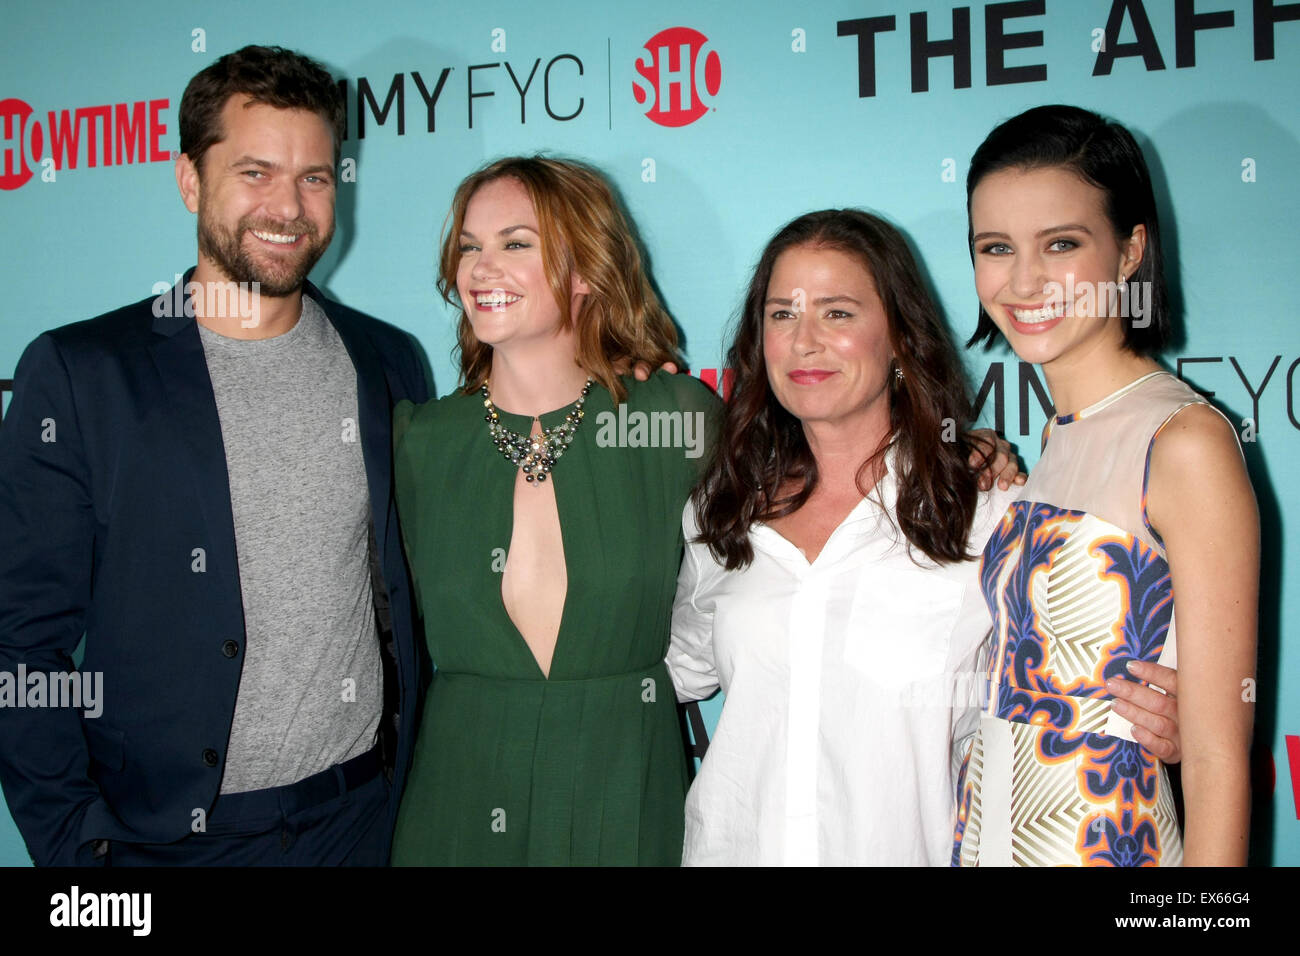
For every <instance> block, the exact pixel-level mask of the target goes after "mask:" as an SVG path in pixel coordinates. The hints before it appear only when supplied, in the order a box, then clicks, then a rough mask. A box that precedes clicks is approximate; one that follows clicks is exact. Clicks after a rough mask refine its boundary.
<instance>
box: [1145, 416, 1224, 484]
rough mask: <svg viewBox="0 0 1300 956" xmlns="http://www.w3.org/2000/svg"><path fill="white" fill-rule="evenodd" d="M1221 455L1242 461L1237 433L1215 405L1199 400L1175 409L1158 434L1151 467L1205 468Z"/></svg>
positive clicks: (1152, 453) (1221, 456)
mask: <svg viewBox="0 0 1300 956" xmlns="http://www.w3.org/2000/svg"><path fill="white" fill-rule="evenodd" d="M1220 458H1222V459H1226V463H1227V464H1230V465H1242V464H1243V462H1242V456H1241V446H1240V445H1239V444H1238V443H1237V433H1236V431H1234V430H1233V427H1232V425H1231V424H1230V423H1229V422H1228V420H1227V419H1226V418H1224V416H1223V415H1221V414H1220V413H1219V412H1218V411H1216V410H1215V409H1214V408H1213V407H1212V406H1210V405H1208V404H1205V403H1204V402H1197V403H1195V404H1192V405H1188V406H1186V407H1185V408H1182V409H1179V410H1178V411H1177V412H1175V413H1174V414H1173V416H1172V417H1171V418H1170V419H1169V421H1168V422H1166V423H1165V426H1164V427H1163V428H1162V429H1161V430H1160V432H1159V434H1158V435H1156V437H1155V439H1154V447H1153V448H1152V451H1151V467H1152V468H1153V469H1154V468H1156V467H1157V466H1158V465H1160V466H1171V467H1174V468H1178V467H1189V468H1190V467H1205V466H1206V465H1209V464H1212V463H1213V462H1214V461H1215V460H1217V459H1220Z"/></svg>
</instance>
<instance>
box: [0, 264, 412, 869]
mask: <svg viewBox="0 0 1300 956" xmlns="http://www.w3.org/2000/svg"><path fill="white" fill-rule="evenodd" d="M186 279H188V274H187V276H186ZM183 281H184V280H183ZM304 291H305V292H306V294H307V295H310V296H311V297H312V298H313V299H315V300H316V301H317V302H319V303H320V304H321V305H322V307H323V308H324V310H325V314H326V315H327V316H328V317H329V320H330V322H331V323H333V325H334V327H335V329H337V330H338V333H339V337H340V338H341V339H342V340H343V344H344V345H345V346H346V348H347V350H348V353H349V355H350V356H351V358H352V363H353V365H354V366H355V367H356V372H357V404H358V414H359V418H360V421H359V429H360V436H361V445H362V451H363V455H364V458H365V468H366V479H367V482H368V484H369V490H370V506H371V511H372V516H373V519H374V532H375V544H376V552H375V554H376V556H377V559H378V565H379V567H380V569H381V570H382V576H383V580H384V583H385V584H386V590H387V593H388V598H389V603H390V607H391V616H392V635H393V644H394V651H395V655H396V674H397V681H396V682H397V684H398V688H397V689H398V694H397V700H396V707H397V716H396V720H395V722H396V724H397V727H398V734H397V745H396V754H395V760H394V768H393V787H392V799H391V807H390V818H391V819H395V815H396V810H397V802H398V798H399V796H400V794H401V790H402V784H403V782H404V778H405V774H406V770H407V767H408V766H409V763H410V758H411V752H412V743H413V737H414V735H415V729H416V726H417V724H416V713H415V712H416V708H417V705H418V701H419V694H418V691H419V681H420V674H421V672H422V667H421V664H420V660H421V658H420V655H421V654H422V653H423V652H422V646H418V645H417V640H416V630H415V622H414V620H413V610H412V608H413V604H412V601H411V587H410V581H409V578H408V574H407V569H406V564H405V559H404V557H403V554H402V547H401V537H400V535H399V533H398V530H397V513H396V509H395V507H394V503H393V480H392V426H391V422H392V407H393V404H394V403H395V402H397V401H399V400H401V399H404V398H409V399H411V400H412V401H414V402H423V401H426V400H427V399H428V385H427V382H426V379H425V375H424V371H423V365H422V363H421V361H420V359H419V357H418V355H417V353H416V351H415V347H414V345H413V343H412V342H411V339H410V338H409V336H407V335H406V334H405V333H403V332H401V331H400V330H398V329H396V328H393V327H392V326H389V325H385V324H384V323H382V322H379V321H377V320H376V319H372V318H370V317H368V316H365V315H362V314H361V313H359V312H355V311H353V310H351V309H348V308H345V307H344V306H341V305H339V304H338V303H335V302H331V301H329V300H327V299H325V298H324V297H323V296H322V295H321V293H320V292H319V291H317V290H316V289H315V288H314V287H312V286H311V285H310V284H309V285H307V286H306V288H305V290H304ZM168 295H169V301H173V302H174V301H176V300H175V299H173V298H170V295H171V294H170V293H169V294H168ZM154 301H155V300H154V298H152V297H151V298H148V299H145V300H143V301H142V302H138V303H136V304H134V305H129V306H127V307H125V308H122V309H118V310H117V311H115V312H109V313H107V314H105V315H101V316H99V317H98V318H95V319H91V320H89V321H86V322H78V323H75V324H73V325H67V326H64V327H63V328H60V329H55V330H54V331H52V332H46V333H44V334H43V335H41V336H40V337H39V338H38V339H36V341H34V342H33V343H32V344H31V345H30V346H28V348H27V350H26V351H25V352H24V354H23V357H22V359H21V360H20V362H19V364H18V370H17V373H16V375H15V379H14V390H13V397H12V400H11V401H10V407H9V411H8V413H7V414H6V416H5V419H4V423H3V426H0V672H8V673H9V674H11V675H15V676H16V675H17V674H18V673H19V665H20V664H21V665H23V667H24V669H25V671H26V672H27V673H28V674H31V673H32V672H34V671H38V670H41V671H52V672H68V671H71V670H73V663H72V654H73V652H74V650H75V648H76V647H77V644H78V643H79V642H80V641H81V638H82V635H83V633H84V635H85V656H84V659H83V661H82V664H81V669H82V671H83V672H89V673H93V672H99V673H102V675H103V677H102V684H101V688H102V690H101V694H102V698H103V700H102V713H101V714H100V716H98V717H87V716H85V715H84V714H83V710H78V709H72V708H67V707H64V708H50V707H45V708H33V707H17V706H0V782H2V783H3V786H4V795H5V799H6V801H7V802H8V805H9V811H10V813H11V814H12V815H13V818H14V820H15V822H16V823H17V824H18V828H19V830H20V831H21V832H22V834H23V838H24V839H25V840H26V842H27V848H28V851H29V852H30V853H31V855H32V858H33V860H34V861H35V862H36V863H37V864H38V865H49V864H56V865H57V864H77V863H88V862H92V853H91V845H92V843H93V841H96V840H99V839H109V840H122V841H126V842H143V843H165V842H171V841H174V840H178V839H180V838H182V837H184V836H185V835H186V834H187V833H189V832H190V831H191V825H192V823H193V821H194V820H195V818H196V814H195V811H196V810H198V809H203V810H204V812H206V811H207V810H208V809H210V808H211V807H212V805H213V803H214V801H215V800H216V797H217V794H218V790H219V786H220V783H221V777H222V773H223V768H224V766H225V758H226V747H227V743H228V740H229V737H230V726H231V720H232V718H233V716H234V709H235V697H236V693H237V690H238V686H239V679H240V672H241V669H242V667H243V659H244V638H245V635H244V612H243V604H242V600H241V597H240V585H239V569H238V566H237V563H236V552H235V532H234V522H233V518H232V516H231V505H230V486H229V479H228V476H227V473H226V458H225V450H224V446H223V444H222V437H221V424H220V421H219V420H218V417H217V407H216V401H215V399H214V397H213V392H212V382H211V379H210V378H209V376H208V368H207V362H206V360H205V358H204V352H203V345H202V342H201V341H200V339H199V332H198V326H197V324H196V322H195V320H194V319H192V318H185V317H183V316H181V317H176V318H169V317H162V318H158V317H156V316H155V315H154V308H153V304H154ZM195 548H203V549H204V551H205V553H206V554H205V560H206V570H205V571H203V572H202V573H196V571H195V570H194V567H195V565H194V561H195V558H194V549H195ZM420 643H421V645H422V642H420ZM387 689H388V690H389V691H390V692H391V690H392V688H391V687H389V688H387ZM29 696H30V695H29ZM389 832H390V833H391V827H390V831H389Z"/></svg>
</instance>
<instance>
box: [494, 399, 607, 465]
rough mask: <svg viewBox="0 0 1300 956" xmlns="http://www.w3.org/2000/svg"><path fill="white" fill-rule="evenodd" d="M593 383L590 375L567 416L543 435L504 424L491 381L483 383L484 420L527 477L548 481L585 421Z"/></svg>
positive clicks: (507, 456)
mask: <svg viewBox="0 0 1300 956" xmlns="http://www.w3.org/2000/svg"><path fill="white" fill-rule="evenodd" d="M594 384H595V379H591V378H589V379H587V384H585V385H583V386H582V394H581V395H579V396H578V401H577V403H576V404H575V405H574V406H573V411H571V412H569V413H568V414H566V415H565V416H564V421H562V422H560V423H559V424H558V425H553V426H551V427H550V428H547V429H544V430H543V431H542V433H541V434H540V435H531V436H530V435H521V434H519V433H518V432H517V431H513V430H511V429H509V428H506V426H505V425H502V424H501V416H500V414H499V413H498V412H497V407H496V406H495V405H493V404H492V396H491V394H489V392H488V383H487V382H484V383H483V386H482V388H480V389H479V391H480V392H482V393H483V407H484V408H486V409H487V414H485V415H484V416H483V420H484V421H485V422H487V423H488V436H489V437H490V438H491V439H492V444H494V445H496V446H497V451H499V452H501V454H502V456H504V458H505V459H506V461H508V462H510V463H511V464H512V465H518V466H519V470H520V471H522V472H523V473H524V480H525V481H530V482H534V481H535V482H538V483H541V482H543V481H545V480H546V476H547V475H549V474H550V473H551V469H552V468H554V467H555V463H556V462H557V461H559V459H560V456H561V455H563V454H564V452H565V450H566V449H568V447H569V445H571V444H572V443H573V436H574V435H575V434H577V432H578V426H579V425H581V424H582V419H583V418H584V417H585V416H586V414H587V413H586V412H584V411H583V410H582V406H583V405H585V404H586V402H587V395H588V394H590V392H591V386H592V385H594Z"/></svg>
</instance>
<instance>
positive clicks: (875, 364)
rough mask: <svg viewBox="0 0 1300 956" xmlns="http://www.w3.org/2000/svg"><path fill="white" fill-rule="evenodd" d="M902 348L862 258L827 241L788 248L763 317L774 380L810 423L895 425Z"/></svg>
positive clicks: (780, 396) (791, 408) (782, 398)
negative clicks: (896, 363) (892, 403)
mask: <svg viewBox="0 0 1300 956" xmlns="http://www.w3.org/2000/svg"><path fill="white" fill-rule="evenodd" d="M893 357H894V349H893V346H892V345H891V344H890V341H889V321H888V318H887V316H886V315H885V307H884V305H883V303H882V302H881V301H880V296H879V294H878V293H877V291H876V284H875V280H874V279H873V278H872V275H871V273H870V272H869V271H868V270H867V268H866V266H865V265H864V264H863V263H862V261H861V260H859V259H858V258H857V257H855V256H852V255H849V254H848V253H846V252H842V251H840V250H838V249H832V248H827V247H825V246H807V245H802V246H793V247H792V248H790V249H787V250H786V251H785V252H783V253H781V254H780V255H779V256H778V257H777V259H776V263H775V264H774V266H773V269H772V278H771V280H770V281H769V282H768V287H767V299H766V303H765V307H764V316H763V359H764V362H765V364H766V366H767V380H768V384H769V385H770V386H771V388H772V391H773V393H774V394H775V395H776V398H777V400H778V401H779V402H780V403H781V405H782V406H783V407H784V408H785V409H786V410H787V411H788V412H790V413H791V414H792V415H794V416H795V417H796V418H798V419H799V420H800V421H801V422H803V423H804V424H805V425H806V424H809V423H812V422H824V423H828V424H836V425H845V424H853V425H855V426H860V427H862V428H864V429H866V430H869V431H871V432H873V433H874V432H876V431H879V430H880V429H881V428H882V427H884V428H887V427H888V422H889V387H890V375H891V364H890V363H891V361H892V360H893Z"/></svg>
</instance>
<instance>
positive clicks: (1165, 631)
mask: <svg viewBox="0 0 1300 956" xmlns="http://www.w3.org/2000/svg"><path fill="white" fill-rule="evenodd" d="M1197 403H1204V399H1202V398H1201V397H1200V396H1199V395H1197V394H1196V393H1195V392H1194V391H1192V389H1190V388H1189V387H1188V386H1187V385H1185V384H1184V383H1183V382H1182V381H1180V380H1179V379H1178V378H1176V377H1175V376H1173V375H1171V374H1169V373H1168V372H1152V373H1150V374H1148V375H1144V376H1143V377H1141V378H1139V379H1137V380H1136V381H1134V382H1131V383H1129V384H1128V385H1126V386H1125V387H1124V388H1121V389H1120V390H1119V391H1117V392H1115V393H1114V394H1112V395H1109V396H1107V397H1106V398H1104V399H1102V400H1101V401H1099V402H1097V403H1096V404H1094V405H1091V406H1089V407H1088V408H1085V409H1084V410H1083V411H1081V412H1078V413H1077V414H1074V415H1062V416H1058V417H1056V418H1055V419H1054V420H1053V421H1052V422H1050V424H1049V430H1048V438H1047V442H1046V445H1045V447H1044V448H1043V454H1042V457H1041V458H1040V460H1039V463H1038V464H1037V465H1036V466H1035V467H1034V469H1033V472H1032V473H1031V474H1030V476H1029V480H1028V482H1027V483H1026V484H1025V487H1024V492H1023V494H1022V496H1021V499H1020V500H1019V501H1016V502H1014V503H1013V504H1012V505H1011V507H1010V508H1009V509H1008V510H1007V512H1006V514H1005V515H1004V516H1003V519H1002V523H1001V525H1000V526H999V528H998V529H997V530H996V531H994V532H993V536H992V537H991V538H990V539H989V542H988V544H987V546H986V547H985V549H984V556H983V561H982V564H981V568H980V583H981V586H982V588H983V590H984V597H985V600H986V601H987V602H988V606H989V611H990V613H991V614H992V616H993V621H994V626H993V637H992V642H993V644H992V647H991V653H990V657H989V670H988V676H987V683H986V685H985V690H986V692H987V696H986V697H985V700H984V705H983V714H982V716H981V719H980V728H979V732H978V734H977V735H976V739H975V741H974V744H973V746H972V748H971V752H970V754H969V756H968V757H967V759H966V765H965V767H964V768H963V769H962V772H961V775H960V776H959V781H958V790H957V793H958V805H957V825H956V832H955V839H954V848H953V860H952V862H953V865H954V866H1063V865H1064V866H1176V865H1178V864H1180V863H1181V862H1182V856H1183V845H1182V835H1181V833H1180V831H1179V827H1178V819H1177V815H1176V813H1175V809H1174V802H1173V796H1172V794H1171V793H1170V789H1169V780H1168V777H1167V775H1166V773H1165V768H1164V765H1163V764H1162V763H1161V762H1160V760H1159V759H1158V758H1156V757H1155V756H1154V755H1153V754H1152V753H1151V752H1150V751H1148V750H1147V749H1145V748H1144V747H1143V746H1142V745H1141V744H1138V743H1137V742H1135V741H1134V740H1133V737H1132V734H1131V727H1132V725H1131V724H1130V723H1129V722H1128V721H1127V720H1125V719H1124V718H1122V717H1120V716H1119V715H1118V714H1115V713H1113V712H1112V710H1111V701H1112V700H1113V698H1112V697H1111V696H1110V695H1109V694H1108V693H1107V691H1106V686H1105V682H1106V680H1107V679H1108V678H1110V677H1113V676H1117V675H1118V676H1121V677H1124V676H1127V672H1126V670H1125V664H1127V663H1128V661H1130V660H1141V661H1156V662H1158V663H1160V664H1164V665H1167V666H1170V667H1172V666H1174V664H1175V654H1176V651H1175V637H1174V600H1173V597H1174V596H1173V588H1172V583H1171V580H1170V575H1169V565H1168V564H1167V563H1166V562H1165V553H1164V547H1163V544H1162V542H1161V540H1160V537H1159V535H1158V534H1157V533H1156V532H1155V530H1154V529H1152V527H1151V526H1150V524H1149V522H1148V521H1147V515H1146V492H1147V477H1148V473H1149V470H1150V465H1151V448H1152V446H1153V443H1154V440H1155V437H1156V436H1157V435H1158V434H1159V433H1160V430H1161V429H1162V428H1164V426H1165V425H1166V424H1168V422H1169V421H1170V420H1171V419H1172V418H1173V417H1174V415H1176V414H1177V413H1178V412H1179V411H1180V410H1182V409H1183V408H1186V407H1187V406H1188V405H1192V404H1197Z"/></svg>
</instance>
